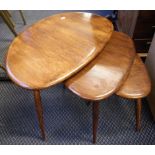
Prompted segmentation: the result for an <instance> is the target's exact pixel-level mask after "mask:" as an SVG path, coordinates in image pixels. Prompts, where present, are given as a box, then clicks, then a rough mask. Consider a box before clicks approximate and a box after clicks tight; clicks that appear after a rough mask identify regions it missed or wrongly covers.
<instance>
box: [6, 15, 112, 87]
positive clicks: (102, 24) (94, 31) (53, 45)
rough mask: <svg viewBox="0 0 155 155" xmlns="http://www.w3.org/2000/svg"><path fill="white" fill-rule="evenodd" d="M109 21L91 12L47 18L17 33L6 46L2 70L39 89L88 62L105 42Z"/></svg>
mask: <svg viewBox="0 0 155 155" xmlns="http://www.w3.org/2000/svg"><path fill="white" fill-rule="evenodd" d="M112 32H113V25H112V23H111V22H110V21H109V20H107V19H106V18H104V17H101V16H98V15H94V14H91V13H80V12H70V13H61V14H57V15H54V16H51V17H47V18H45V19H43V20H41V21H39V22H37V23H35V24H33V25H32V26H30V27H29V28H28V29H26V30H25V31H24V32H22V33H21V34H19V35H18V36H17V37H16V38H15V39H14V40H13V42H12V44H11V46H10V47H9V50H8V53H7V56H6V70H7V73H8V75H9V77H10V78H11V79H12V81H14V82H15V83H16V84H18V85H20V86H21V87H24V88H27V89H43V88H46V87H49V86H52V85H54V84H57V83H59V82H61V81H63V80H65V79H67V78H68V77H70V76H71V75H73V74H74V73H76V72H77V71H79V70H80V69H82V68H83V67H84V66H85V65H86V64H87V63H88V62H90V61H91V60H92V59H93V58H94V57H95V56H96V55H97V54H98V53H99V52H101V50H102V49H103V48H104V46H105V45H106V43H107V42H108V41H109V39H110V37H111V34H112Z"/></svg>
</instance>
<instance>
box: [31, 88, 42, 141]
mask: <svg viewBox="0 0 155 155" xmlns="http://www.w3.org/2000/svg"><path fill="white" fill-rule="evenodd" d="M34 99H35V108H36V112H37V116H38V122H39V127H40V130H41V135H42V138H43V139H45V129H44V120H43V108H42V104H41V96H40V90H34Z"/></svg>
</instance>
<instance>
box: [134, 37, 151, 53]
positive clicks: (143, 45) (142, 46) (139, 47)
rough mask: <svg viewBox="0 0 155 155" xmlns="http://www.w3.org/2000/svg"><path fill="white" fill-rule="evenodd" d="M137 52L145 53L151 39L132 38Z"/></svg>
mask: <svg viewBox="0 0 155 155" xmlns="http://www.w3.org/2000/svg"><path fill="white" fill-rule="evenodd" d="M134 43H135V48H136V51H137V52H140V53H147V52H148V50H149V47H150V45H151V39H134Z"/></svg>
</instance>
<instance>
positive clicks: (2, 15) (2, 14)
mask: <svg viewBox="0 0 155 155" xmlns="http://www.w3.org/2000/svg"><path fill="white" fill-rule="evenodd" d="M0 15H1V17H2V19H3V20H4V22H5V23H6V25H7V26H8V27H9V29H10V30H11V32H12V33H13V34H14V35H15V36H17V33H16V31H15V30H14V27H13V25H12V24H11V23H10V21H9V20H8V18H7V16H6V15H5V13H4V12H3V11H1V12H0Z"/></svg>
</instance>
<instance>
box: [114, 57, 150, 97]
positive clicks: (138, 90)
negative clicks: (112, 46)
mask: <svg viewBox="0 0 155 155" xmlns="http://www.w3.org/2000/svg"><path fill="white" fill-rule="evenodd" d="M150 91H151V81H150V78H149V75H148V72H147V69H146V67H145V65H144V63H143V62H142V60H141V58H140V57H139V56H138V55H137V56H136V57H135V60H134V63H133V65H132V67H131V70H130V73H129V75H128V78H127V80H126V81H125V82H124V83H123V85H122V86H121V88H120V89H119V91H118V92H117V93H116V94H117V95H119V96H122V97H125V98H133V99H137V98H143V97H146V96H147V95H148V94H149V93H150Z"/></svg>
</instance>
